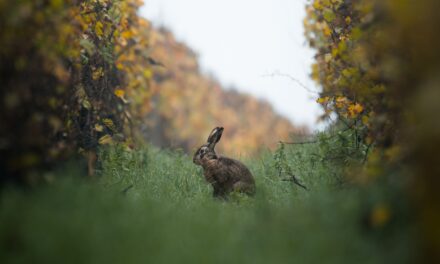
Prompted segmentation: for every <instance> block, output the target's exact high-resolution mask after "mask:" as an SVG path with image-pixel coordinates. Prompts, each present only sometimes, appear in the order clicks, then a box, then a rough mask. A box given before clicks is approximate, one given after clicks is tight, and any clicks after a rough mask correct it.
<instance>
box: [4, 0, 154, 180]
mask: <svg viewBox="0 0 440 264" xmlns="http://www.w3.org/2000/svg"><path fill="white" fill-rule="evenodd" d="M140 4H141V2H140V1H138V0H130V1H117V0H83V1H80V0H77V1H76V0H65V1H63V0H52V1H25V0H21V1H3V0H2V1H0V16H1V17H0V28H1V31H0V41H1V42H0V43H1V49H0V80H1V83H2V86H1V95H2V102H1V104H0V108H1V109H0V122H1V124H2V125H1V127H0V155H1V161H0V162H1V163H0V174H1V175H2V179H1V182H4V181H6V180H11V179H12V180H25V181H28V182H29V181H30V180H31V178H32V177H31V176H32V175H35V174H33V173H32V171H34V170H35V169H38V168H47V167H50V166H51V165H53V164H54V163H55V162H56V161H58V160H61V159H65V158H67V157H70V156H71V155H72V154H74V153H76V152H78V150H79V151H80V152H84V153H85V154H86V155H87V156H88V160H89V174H92V173H93V171H94V168H93V167H94V161H95V160H96V154H95V150H96V148H97V146H98V144H109V143H112V142H115V141H120V142H122V141H125V142H126V141H128V140H127V136H126V135H127V131H126V130H127V129H126V128H128V125H127V124H128V123H129V122H130V121H131V119H132V117H133V114H131V113H130V110H131V111H132V112H134V113H136V112H137V111H133V109H137V108H138V107H139V106H141V104H139V103H137V102H136V101H133V100H130V97H129V96H133V97H136V98H138V97H141V98H142V97H148V96H149V92H148V90H149V89H148V88H149V84H148V83H149V77H150V75H151V74H148V72H147V73H146V71H148V69H149V66H148V63H147V62H146V61H147V59H148V54H145V50H147V48H148V31H141V30H140V27H144V26H145V24H146V23H147V22H146V21H145V20H143V19H141V18H139V17H138V16H137V13H136V12H137V8H138V6H139V5H140ZM143 102H144V101H142V103H143ZM142 106H143V104H142ZM124 128H125V129H124ZM29 177H31V178H29Z"/></svg>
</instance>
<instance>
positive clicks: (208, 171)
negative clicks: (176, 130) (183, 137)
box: [193, 127, 255, 198]
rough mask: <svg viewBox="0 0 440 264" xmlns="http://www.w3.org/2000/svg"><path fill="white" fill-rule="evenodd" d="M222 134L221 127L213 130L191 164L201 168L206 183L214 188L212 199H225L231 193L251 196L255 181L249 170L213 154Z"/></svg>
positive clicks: (253, 191) (236, 162)
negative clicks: (235, 192)
mask: <svg viewBox="0 0 440 264" xmlns="http://www.w3.org/2000/svg"><path fill="white" fill-rule="evenodd" d="M222 133H223V127H216V128H214V129H213V130H212V132H211V134H210V135H209V137H208V141H207V143H206V144H204V145H202V146H201V147H200V148H199V149H198V150H197V151H196V153H195V154H194V157H193V162H194V163H195V164H196V165H200V166H202V168H203V171H204V176H205V179H206V181H208V182H209V183H210V184H211V185H212V187H213V188H214V193H213V196H214V197H220V198H226V197H227V195H228V194H229V193H231V192H233V191H237V192H242V193H246V194H248V195H253V194H254V193H255V181H254V177H253V176H252V173H251V172H250V171H249V169H248V168H247V167H246V166H245V165H244V164H243V163H241V162H240V161H238V160H234V159H231V158H227V157H224V156H220V155H217V154H216V153H215V150H214V148H215V145H216V144H217V142H219V140H220V138H221V136H222Z"/></svg>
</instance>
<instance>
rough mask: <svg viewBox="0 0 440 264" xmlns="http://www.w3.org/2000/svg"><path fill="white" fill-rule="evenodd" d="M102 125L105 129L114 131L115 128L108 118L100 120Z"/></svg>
mask: <svg viewBox="0 0 440 264" xmlns="http://www.w3.org/2000/svg"><path fill="white" fill-rule="evenodd" d="M102 123H103V124H104V125H105V126H106V127H108V128H110V129H111V130H112V131H116V126H115V124H114V123H113V120H111V119H110V118H104V119H102Z"/></svg>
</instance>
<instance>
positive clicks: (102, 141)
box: [98, 135, 113, 145]
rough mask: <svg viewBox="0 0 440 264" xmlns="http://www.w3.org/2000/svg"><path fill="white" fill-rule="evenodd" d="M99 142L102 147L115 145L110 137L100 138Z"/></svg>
mask: <svg viewBox="0 0 440 264" xmlns="http://www.w3.org/2000/svg"><path fill="white" fill-rule="evenodd" d="M98 142H99V144H100V145H107V144H111V143H113V139H112V137H111V136H110V135H105V136H102V137H101V138H99V140H98Z"/></svg>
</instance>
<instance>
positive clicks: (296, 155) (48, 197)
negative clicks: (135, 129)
mask: <svg viewBox="0 0 440 264" xmlns="http://www.w3.org/2000/svg"><path fill="white" fill-rule="evenodd" d="M284 151H285V156H286V160H287V162H288V165H289V166H291V167H292V168H294V169H295V170H294V171H293V172H294V173H295V174H297V175H298V176H299V177H301V179H302V180H303V181H304V182H305V184H306V185H307V186H308V187H310V190H309V191H305V190H303V189H301V188H298V187H297V186H296V185H293V184H291V183H290V182H286V181H281V179H280V177H279V175H278V173H277V171H276V169H275V168H274V162H275V161H274V156H273V155H274V154H273V153H270V152H264V153H263V155H262V156H261V159H254V160H249V161H246V164H247V165H248V166H249V167H250V169H251V171H252V172H253V174H254V176H255V178H256V182H257V194H256V196H255V197H254V198H248V197H246V196H240V195H238V196H237V197H235V198H234V199H231V200H230V201H229V202H224V201H219V200H214V199H213V198H212V197H211V191H210V189H209V188H211V187H210V185H209V184H207V183H206V182H204V179H203V177H202V175H201V173H202V172H201V170H200V168H199V167H197V166H195V165H194V164H192V162H191V157H190V156H188V155H186V154H184V153H182V152H172V151H166V150H157V149H152V148H148V149H140V150H136V151H127V150H124V149H123V148H122V147H115V146H108V147H106V148H105V149H103V150H102V153H101V155H100V157H101V158H102V162H101V164H102V168H101V169H100V174H101V175H102V178H100V180H99V181H98V182H96V184H91V183H90V182H86V183H85V182H81V181H79V180H78V179H79V177H77V175H76V174H77V173H78V172H75V169H74V168H75V167H70V166H67V167H61V168H59V170H58V171H57V172H51V173H49V174H48V175H47V176H46V177H47V178H52V179H54V182H53V183H52V184H51V185H45V186H42V187H41V188H35V189H28V190H27V191H24V190H13V189H11V190H7V191H5V192H3V193H2V194H1V199H0V201H1V203H0V219H1V220H0V259H1V261H2V262H7V263H14V262H29V261H31V262H44V263H46V262H66V263H69V262H72V263H78V262H93V263H113V262H124V263H139V262H153V263H173V262H179V263H194V262H200V261H201V262H206V263H220V262H228V263H268V262H275V263H285V262H300V263H317V262H320V261H322V259H325V261H326V263H354V262H355V263H410V262H411V257H412V254H413V253H414V248H413V247H412V246H413V244H412V238H413V237H412V232H411V229H410V228H409V226H408V225H407V223H406V220H405V219H406V218H405V217H402V215H401V212H399V211H396V210H395V208H392V207H390V206H389V205H388V204H387V203H384V201H386V200H387V199H388V198H389V197H390V196H392V195H391V193H390V192H389V190H388V191H387V192H384V191H383V190H380V188H371V189H368V190H362V189H356V188H350V189H345V190H341V189H337V190H335V188H334V181H329V182H327V179H332V177H331V173H333V172H334V170H335V169H337V168H335V167H334V166H333V165H332V164H329V163H325V162H324V163H322V162H317V161H312V160H310V158H309V157H310V156H311V154H312V153H316V154H320V155H321V154H322V153H321V150H320V148H319V145H317V144H309V145H296V146H293V145H292V146H287V145H286V146H285V149H284ZM58 174H61V175H62V176H64V177H58V176H57V175H58ZM61 175H60V176H61ZM68 175H71V176H72V177H68ZM129 186H133V187H132V188H130V189H128V188H127V187H129ZM384 199H385V200H384ZM403 211H404V210H403ZM369 219H375V222H373V223H375V224H374V225H371V226H370V225H369V224H368V220H369Z"/></svg>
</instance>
